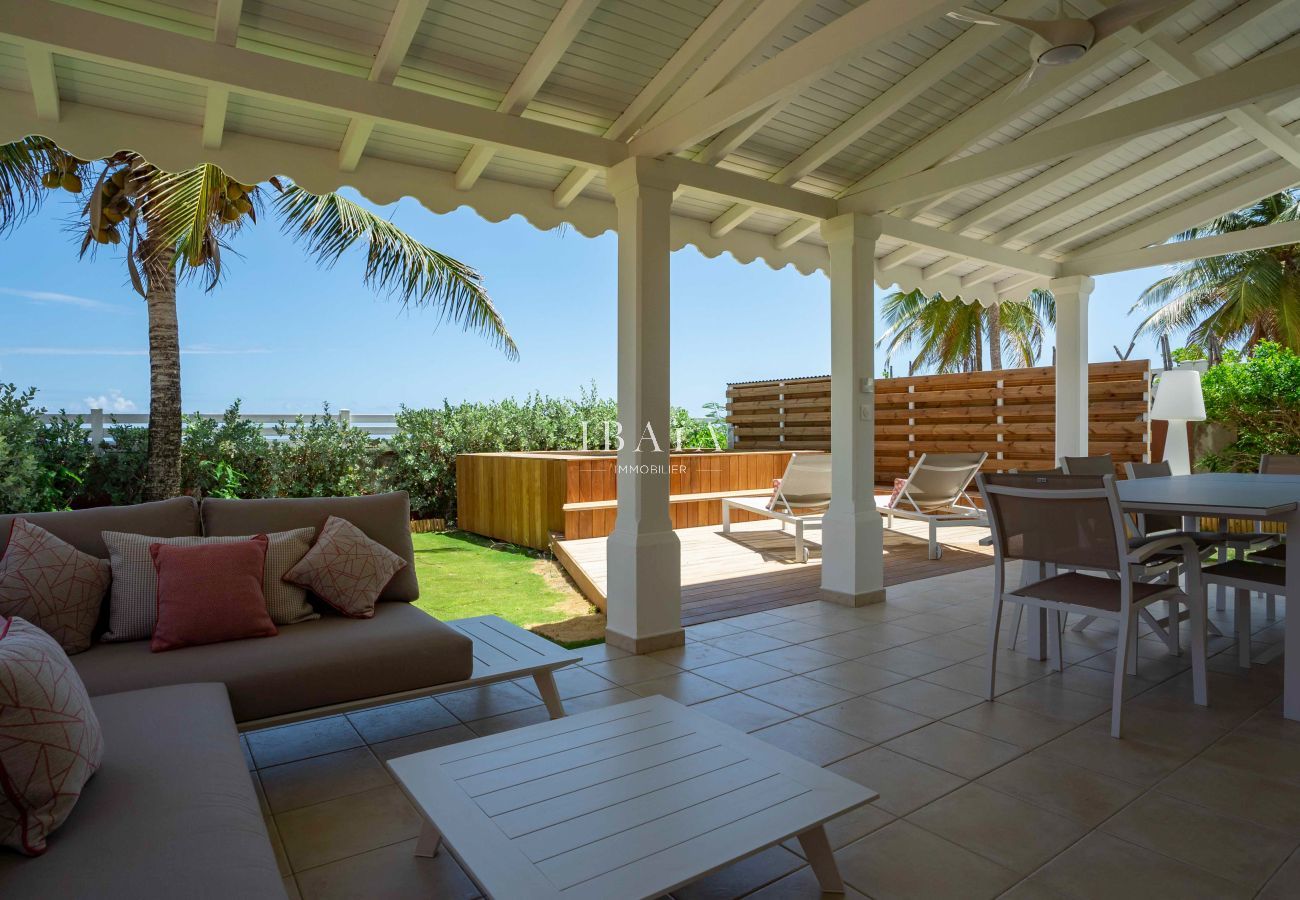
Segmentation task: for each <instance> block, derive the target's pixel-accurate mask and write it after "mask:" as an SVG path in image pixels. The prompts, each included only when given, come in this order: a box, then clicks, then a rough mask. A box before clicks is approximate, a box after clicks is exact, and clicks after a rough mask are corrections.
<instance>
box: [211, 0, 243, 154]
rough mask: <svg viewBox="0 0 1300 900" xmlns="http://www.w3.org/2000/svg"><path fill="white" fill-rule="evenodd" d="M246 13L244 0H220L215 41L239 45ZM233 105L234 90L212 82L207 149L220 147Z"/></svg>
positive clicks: (215, 26)
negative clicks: (243, 17)
mask: <svg viewBox="0 0 1300 900" xmlns="http://www.w3.org/2000/svg"><path fill="white" fill-rule="evenodd" d="M243 13H244V0H217V12H216V15H215V16H214V17H213V20H212V40H214V41H216V42H217V43H218V44H221V45H223V46H226V47H233V46H235V42H236V41H237V40H238V39H239V17H240V16H242V15H243ZM229 106H230V91H229V90H228V89H226V88H224V87H222V86H220V85H212V86H211V87H209V88H208V90H207V96H206V97H205V98H204V101H203V134H202V138H201V139H202V141H203V149H205V150H216V149H218V148H219V147H220V146H221V139H222V137H223V136H224V135H225V132H226V110H227V108H228V107H229Z"/></svg>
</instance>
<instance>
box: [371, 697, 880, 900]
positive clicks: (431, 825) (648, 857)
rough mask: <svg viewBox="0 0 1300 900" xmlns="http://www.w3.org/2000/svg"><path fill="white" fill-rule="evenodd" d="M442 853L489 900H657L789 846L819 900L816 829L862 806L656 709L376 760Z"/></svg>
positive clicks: (734, 737)
mask: <svg viewBox="0 0 1300 900" xmlns="http://www.w3.org/2000/svg"><path fill="white" fill-rule="evenodd" d="M388 766H389V768H390V769H391V770H392V772H393V774H394V775H395V776H396V778H397V781H398V783H399V784H400V785H401V786H402V789H403V790H404V791H405V792H406V794H407V796H408V797H410V798H411V800H412V802H413V803H415V805H416V807H417V808H418V809H420V811H421V812H422V813H423V814H424V817H425V828H424V833H423V834H422V835H421V838H420V841H419V843H418V846H417V849H416V853H417V854H418V855H423V856H432V855H433V854H435V853H437V852H438V849H439V847H440V846H441V845H443V844H445V845H446V846H447V847H448V848H449V849H450V850H451V852H452V854H453V855H454V856H455V857H456V858H457V859H458V860H459V861H460V862H461V864H462V866H463V867H464V868H465V870H466V871H467V872H468V873H469V875H470V877H471V878H473V879H474V881H475V882H476V883H477V884H478V886H479V889H480V890H482V891H483V893H484V894H485V895H486V896H488V897H493V898H500V900H519V898H527V900H535V898H542V897H565V898H589V900H623V898H644V897H659V896H661V895H662V894H664V893H666V892H668V891H671V890H673V889H674V888H677V887H680V886H682V885H684V884H687V883H689V882H691V881H694V880H695V879H697V878H699V877H701V876H703V875H707V874H708V873H710V872H712V871H714V870H716V869H720V868H722V867H723V866H725V865H727V864H728V863H731V862H735V861H736V860H738V859H742V858H743V857H746V856H749V855H750V854H752V853H756V852H758V851H759V850H762V849H764V848H766V847H770V846H772V845H773V844H778V843H780V842H781V841H784V840H786V839H788V838H791V837H798V839H799V843H800V844H801V845H802V848H803V851H804V855H805V856H806V857H807V858H808V862H809V863H810V864H811V866H812V869H813V871H814V873H815V874H816V876H817V878H818V880H819V881H820V882H821V886H822V889H823V890H826V891H834V892H842V891H843V890H844V885H843V882H842V881H841V880H840V876H839V871H838V869H837V868H836V865H835V857H834V856H833V855H832V853H831V847H830V843H829V842H828V841H827V839H826V832H825V830H824V828H823V825H824V823H825V822H826V821H827V820H829V819H833V818H835V817H836V816H839V815H842V814H843V813H846V812H848V811H849V810H852V809H855V808H857V807H859V806H861V805H863V804H864V803H868V802H870V801H871V800H874V799H875V798H876V796H877V794H876V793H875V792H874V791H872V790H870V789H868V788H865V787H863V786H862V785H860V784H857V783H856V782H853V781H849V780H848V779H845V778H841V777H840V776H838V775H835V774H832V773H830V772H827V771H825V770H824V769H820V768H818V767H817V766H815V765H813V764H811V763H809V762H806V761H804V760H802V759H799V758H798V757H795V756H791V755H790V754H788V753H786V752H784V751H782V750H778V749H777V748H775V747H772V746H771V745H769V744H767V743H764V742H763V741H761V740H759V739H757V738H754V737H750V736H749V735H747V734H744V733H742V732H740V731H737V730H736V729H734V728H731V727H730V726H727V725H724V724H722V723H721V722H718V721H716V720H714V719H711V718H709V717H708V716H706V715H704V714H703V713H700V712H697V711H695V710H693V709H690V708H688V707H685V706H682V705H681V704H679V703H675V702H674V701H672V700H669V699H667V698H665V697H659V696H654V697H646V698H644V699H641V700H633V701H631V702H628V703H621V704H619V705H617V706H610V707H607V708H605V709H599V710H594V711H592V712H588V713H581V714H579V715H576V716H568V717H566V718H563V719H557V720H555V721H551V722H543V723H542V724H540V725H532V726H529V727H526V728H519V729H516V730H515V731H509V732H505V733H504V734H496V735H490V736H488V737H483V738H477V739H475V740H471V741H466V742H464V743H461V744H454V745H452V746H449V747H441V748H438V749H435V750H428V751H425V752H424V753H416V754H414V755H412V756H403V757H400V758H397V759H393V760H391V761H389V763H388Z"/></svg>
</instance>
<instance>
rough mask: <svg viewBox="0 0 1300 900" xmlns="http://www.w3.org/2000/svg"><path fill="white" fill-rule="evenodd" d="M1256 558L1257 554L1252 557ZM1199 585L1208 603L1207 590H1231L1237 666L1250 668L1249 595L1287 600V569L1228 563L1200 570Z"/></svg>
mask: <svg viewBox="0 0 1300 900" xmlns="http://www.w3.org/2000/svg"><path fill="white" fill-rule="evenodd" d="M1254 556H1255V557H1258V556H1259V554H1258V553H1257V554H1254ZM1201 583H1202V584H1203V585H1204V586H1205V591H1206V598H1207V602H1208V597H1209V590H1210V586H1211V585H1213V586H1215V587H1218V588H1220V589H1223V588H1232V589H1233V625H1234V626H1235V630H1236V638H1237V665H1238V666H1240V667H1241V668H1243V669H1249V668H1250V658H1251V657H1250V635H1251V626H1250V619H1251V615H1250V592H1251V591H1258V592H1259V593H1261V594H1264V595H1265V596H1266V597H1268V598H1270V599H1272V598H1275V597H1278V596H1281V597H1282V599H1284V600H1285V599H1286V597H1285V594H1286V567H1285V565H1282V566H1279V565H1274V564H1271V563H1269V562H1255V561H1254V560H1253V559H1252V560H1245V559H1230V560H1228V561H1227V562H1221V563H1215V564H1214V565H1212V566H1205V567H1204V568H1203V569H1201Z"/></svg>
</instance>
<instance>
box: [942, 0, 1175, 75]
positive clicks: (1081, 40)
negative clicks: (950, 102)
mask: <svg viewBox="0 0 1300 900" xmlns="http://www.w3.org/2000/svg"><path fill="white" fill-rule="evenodd" d="M1178 2H1180V0H1124V2H1122V3H1116V4H1115V5H1114V6H1111V7H1109V8H1108V9H1106V10H1103V11H1102V12H1099V13H1097V15H1095V16H1093V17H1091V18H1088V19H1080V18H1076V17H1074V16H1071V15H1068V14H1067V13H1066V11H1065V2H1064V0H1061V2H1060V3H1059V4H1058V5H1057V8H1056V18H1055V19H1021V18H1017V17H1016V16H1002V15H998V14H997V13H986V12H979V11H978V10H973V9H959V10H954V11H953V12H950V13H948V16H949V17H950V18H953V19H958V20H960V21H962V22H972V23H974V24H976V25H1010V26H1012V27H1014V28H1023V29H1024V30H1025V31H1028V32H1029V33H1030V34H1031V35H1032V38H1031V39H1030V41H1029V55H1030V58H1031V60H1032V64H1031V66H1030V69H1029V74H1028V75H1026V76H1025V78H1024V80H1023V81H1021V82H1020V84H1019V86H1018V87H1017V88H1016V90H1015V93H1019V92H1020V91H1023V90H1024V89H1025V88H1027V87H1029V85H1031V84H1033V83H1034V81H1035V80H1036V79H1037V78H1039V77H1041V76H1042V74H1043V70H1044V69H1048V68H1052V67H1055V66H1068V65H1069V64H1070V63H1072V62H1077V61H1078V60H1079V59H1080V58H1081V57H1082V56H1083V55H1084V54H1085V53H1087V52H1088V50H1089V49H1091V48H1092V45H1093V44H1095V43H1097V42H1098V41H1100V40H1102V39H1104V38H1107V37H1109V36H1110V35H1112V34H1114V33H1115V32H1117V31H1119V30H1120V29H1121V28H1124V27H1126V26H1128V25H1132V24H1133V23H1134V22H1137V21H1140V20H1142V19H1145V18H1146V17H1147V16H1149V15H1152V14H1153V13H1156V12H1159V11H1160V10H1162V9H1164V8H1165V7H1167V6H1172V5H1174V4H1175V3H1178Z"/></svg>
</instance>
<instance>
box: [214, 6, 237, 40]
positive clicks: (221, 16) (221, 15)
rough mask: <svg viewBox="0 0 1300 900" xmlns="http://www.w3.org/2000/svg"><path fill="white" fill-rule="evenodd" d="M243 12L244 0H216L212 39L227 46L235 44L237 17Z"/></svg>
mask: <svg viewBox="0 0 1300 900" xmlns="http://www.w3.org/2000/svg"><path fill="white" fill-rule="evenodd" d="M243 13H244V0H217V12H216V15H215V16H214V17H213V22H212V39H213V40H214V41H216V42H217V43H218V44H225V45H226V46H227V47H233V46H235V41H236V40H238V39H239V18H240V16H242V15H243Z"/></svg>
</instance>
